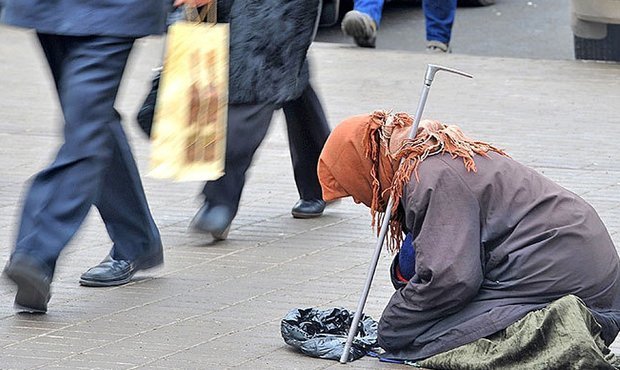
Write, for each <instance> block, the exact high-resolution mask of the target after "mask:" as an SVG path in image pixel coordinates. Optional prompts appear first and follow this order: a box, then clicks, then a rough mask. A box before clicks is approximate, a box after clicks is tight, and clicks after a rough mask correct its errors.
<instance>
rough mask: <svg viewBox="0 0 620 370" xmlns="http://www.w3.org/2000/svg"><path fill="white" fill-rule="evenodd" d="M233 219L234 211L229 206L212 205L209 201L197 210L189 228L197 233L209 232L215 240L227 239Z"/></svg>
mask: <svg viewBox="0 0 620 370" xmlns="http://www.w3.org/2000/svg"><path fill="white" fill-rule="evenodd" d="M232 220H233V213H232V211H231V210H230V208H228V207H227V206H224V205H216V206H213V207H210V206H209V204H208V203H205V204H203V205H202V207H200V209H199V210H198V212H196V215H195V216H194V218H193V219H192V221H191V222H190V224H189V228H190V230H191V231H193V232H196V233H200V234H209V235H211V236H212V237H213V239H215V240H226V238H227V237H228V232H229V231H230V224H231V223H232Z"/></svg>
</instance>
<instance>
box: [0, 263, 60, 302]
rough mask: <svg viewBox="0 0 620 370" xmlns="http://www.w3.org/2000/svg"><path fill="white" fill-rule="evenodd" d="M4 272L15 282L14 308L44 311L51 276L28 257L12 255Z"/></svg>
mask: <svg viewBox="0 0 620 370" xmlns="http://www.w3.org/2000/svg"><path fill="white" fill-rule="evenodd" d="M4 274H5V275H6V277H8V278H9V279H11V280H12V281H13V282H14V283H15V284H17V294H16V295H15V308H16V309H17V310H18V311H20V312H28V313H45V312H47V303H48V302H49V300H50V297H51V293H50V284H51V282H52V279H51V276H50V275H48V274H46V273H45V272H44V271H43V269H42V268H41V267H40V266H39V265H38V264H37V263H35V261H33V260H31V259H30V258H28V257H24V256H14V257H12V258H11V260H10V261H9V263H8V264H7V266H6V267H5V268H4Z"/></svg>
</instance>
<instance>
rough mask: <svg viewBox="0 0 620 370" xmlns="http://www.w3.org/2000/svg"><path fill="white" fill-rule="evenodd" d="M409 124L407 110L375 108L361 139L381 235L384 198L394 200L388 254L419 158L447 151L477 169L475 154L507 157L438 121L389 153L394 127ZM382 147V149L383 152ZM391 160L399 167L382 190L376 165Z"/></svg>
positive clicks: (397, 241)
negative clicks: (367, 162) (404, 196)
mask: <svg viewBox="0 0 620 370" xmlns="http://www.w3.org/2000/svg"><path fill="white" fill-rule="evenodd" d="M412 123H413V117H411V116H409V115H408V114H407V113H396V114H392V113H391V112H387V111H375V112H373V113H372V114H371V117H370V121H369V124H368V128H367V130H366V136H365V137H364V139H363V144H364V148H365V154H366V156H367V157H368V158H369V159H370V160H371V161H372V163H373V167H372V170H371V173H370V175H371V177H372V191H373V194H372V203H371V207H370V212H371V215H372V227H373V229H375V230H376V232H377V235H379V234H380V231H381V225H382V223H383V222H385V220H384V216H385V209H386V207H387V203H386V202H385V201H384V200H383V199H384V198H385V197H386V195H389V196H391V197H393V199H394V203H393V204H392V210H391V216H390V219H389V220H388V222H389V227H388V235H386V236H387V248H388V250H389V251H390V252H391V253H396V252H398V250H399V249H400V246H401V244H402V241H403V225H404V222H405V214H404V211H403V209H402V207H400V198H401V196H402V194H403V190H404V188H405V186H406V185H407V184H408V183H409V181H410V179H411V175H412V174H413V175H415V179H416V181H417V182H419V181H420V177H419V174H418V168H419V167H420V163H422V161H424V160H425V159H426V158H428V157H430V156H433V155H437V154H445V153H449V154H450V155H451V156H452V158H453V159H456V158H461V159H462V160H463V164H464V165H465V168H466V169H467V171H471V172H476V163H475V161H474V156H475V155H481V156H484V157H488V155H487V153H488V152H489V151H492V152H496V153H498V154H501V155H503V156H508V154H506V153H505V152H504V151H503V150H502V149H499V148H497V147H495V146H493V145H491V144H489V143H486V142H483V141H475V140H472V139H470V138H469V137H467V136H466V135H465V134H464V133H463V131H461V129H460V128H459V127H458V126H455V125H445V124H442V123H440V122H437V121H433V122H431V123H430V124H429V125H427V127H426V128H425V129H423V130H418V134H417V135H416V137H415V138H413V139H406V140H404V141H403V142H402V144H401V146H400V147H399V148H398V149H397V150H396V151H395V152H393V153H390V150H389V144H390V138H391V136H392V132H393V130H394V128H395V127H408V126H411V125H412ZM381 148H383V153H382V152H381ZM382 156H383V158H382ZM386 159H387V160H386ZM382 160H383V161H382ZM391 163H400V166H399V167H398V169H397V170H396V171H395V173H394V176H393V179H392V183H391V186H390V187H389V188H387V189H382V188H381V182H380V181H379V178H378V176H377V174H378V173H379V168H380V166H381V165H391ZM379 220H381V223H379Z"/></svg>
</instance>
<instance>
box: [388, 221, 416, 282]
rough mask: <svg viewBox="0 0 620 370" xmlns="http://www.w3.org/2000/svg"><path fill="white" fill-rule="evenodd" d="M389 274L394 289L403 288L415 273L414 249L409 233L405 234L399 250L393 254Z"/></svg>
mask: <svg viewBox="0 0 620 370" xmlns="http://www.w3.org/2000/svg"><path fill="white" fill-rule="evenodd" d="M390 275H391V276H390V277H391V279H392V285H394V288H395V289H400V288H403V287H404V286H405V285H407V283H408V282H409V280H411V278H412V277H413V275H415V249H414V248H413V236H412V235H411V233H408V234H407V236H406V237H405V240H404V241H403V244H402V245H401V247H400V251H399V252H398V254H397V255H396V256H394V261H392V266H390Z"/></svg>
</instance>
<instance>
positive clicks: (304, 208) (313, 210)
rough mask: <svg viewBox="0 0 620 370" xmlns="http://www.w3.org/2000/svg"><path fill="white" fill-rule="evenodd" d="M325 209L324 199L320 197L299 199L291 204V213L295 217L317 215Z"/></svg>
mask: <svg viewBox="0 0 620 370" xmlns="http://www.w3.org/2000/svg"><path fill="white" fill-rule="evenodd" d="M324 210H325V201H323V200H322V199H309V200H305V199H300V200H298V201H297V203H295V205H294V206H293V210H292V211H291V213H292V214H293V217H295V218H314V217H319V216H321V215H322V214H323V211H324Z"/></svg>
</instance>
